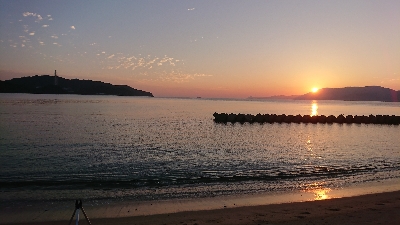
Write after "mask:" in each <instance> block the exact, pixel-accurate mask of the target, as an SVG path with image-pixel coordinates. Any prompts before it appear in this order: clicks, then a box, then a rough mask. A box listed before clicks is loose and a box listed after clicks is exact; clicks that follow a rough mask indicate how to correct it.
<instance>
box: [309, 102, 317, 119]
mask: <svg viewBox="0 0 400 225" xmlns="http://www.w3.org/2000/svg"><path fill="white" fill-rule="evenodd" d="M310 115H311V116H316V115H318V103H317V101H315V100H314V101H313V102H312V104H311V114H310Z"/></svg>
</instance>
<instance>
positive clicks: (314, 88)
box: [311, 87, 319, 93]
mask: <svg viewBox="0 0 400 225" xmlns="http://www.w3.org/2000/svg"><path fill="white" fill-rule="evenodd" d="M318 90H319V88H317V87H313V88H312V89H311V91H312V92H314V93H315V92H317V91H318Z"/></svg>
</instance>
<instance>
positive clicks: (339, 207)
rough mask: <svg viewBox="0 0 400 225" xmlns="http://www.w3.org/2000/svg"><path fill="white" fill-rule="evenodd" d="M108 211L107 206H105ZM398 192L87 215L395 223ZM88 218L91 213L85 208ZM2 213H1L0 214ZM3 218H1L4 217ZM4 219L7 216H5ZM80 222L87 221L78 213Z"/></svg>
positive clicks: (100, 223)
mask: <svg viewBox="0 0 400 225" xmlns="http://www.w3.org/2000/svg"><path fill="white" fill-rule="evenodd" d="M106 210H107V209H106ZM399 210H400V191H395V192H385V193H376V194H368V195H361V196H355V197H344V198H335V199H326V200H321V201H307V202H294V203H282V204H270V205H260V206H243V207H235V208H223V209H214V210H201V211H185V212H178V213H170V214H155V215H148V216H135V217H114V218H90V221H91V222H92V224H93V225H108V224H121V225H123V224H138V225H141V224H198V225H201V224H270V223H273V224H310V223H311V224H322V223H323V224H397V222H398V221H400V214H399V213H398V211H399ZM85 211H86V213H87V215H88V216H89V217H90V215H91V214H93V213H94V212H93V211H92V209H89V208H86V209H85ZM72 212H73V210H71V212H69V216H68V217H67V218H66V219H63V220H53V221H24V222H17V223H12V222H8V223H3V222H2V223H1V224H14V225H26V224H32V225H35V224H45V225H46V224H55V225H59V224H60V225H61V224H67V222H68V221H69V218H70V216H71V213H72ZM3 216H4V215H3ZM3 218H4V217H3ZM6 218H7V217H6ZM80 218H81V220H80V222H81V223H82V224H87V223H86V221H83V220H84V217H83V215H82V213H81V215H80Z"/></svg>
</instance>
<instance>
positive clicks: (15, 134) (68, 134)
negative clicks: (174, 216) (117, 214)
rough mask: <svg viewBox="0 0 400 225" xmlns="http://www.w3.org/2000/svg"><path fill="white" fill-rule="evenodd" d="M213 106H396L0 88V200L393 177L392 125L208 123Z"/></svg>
mask: <svg viewBox="0 0 400 225" xmlns="http://www.w3.org/2000/svg"><path fill="white" fill-rule="evenodd" d="M214 112H219V113H221V112H226V113H245V114H247V113H250V114H257V113H262V114H265V113H270V114H272V113H275V114H282V113H285V114H286V115H289V114H292V115H296V114H301V115H306V114H309V115H317V114H318V115H331V114H332V115H336V116H337V115H339V114H344V115H349V114H351V115H369V114H373V115H379V114H380V115H400V103H385V102H343V101H291V100H282V101H267V100H264V101H263V100H258V101H255V100H253V101H249V100H223V99H178V98H146V97H144V98H143V97H116V96H79V95H31V94H0V168H1V169H0V200H1V202H3V203H5V202H10V201H56V200H75V199H77V198H82V199H85V200H100V199H117V200H137V201H143V200H163V199H185V198H202V197H213V196H223V195H236V194H239V195H240V194H251V193H271V192H293V191H299V190H307V189H315V188H344V187H348V186H351V185H357V184H366V183H368V182H377V181H385V180H388V179H393V178H400V139H399V137H400V135H399V134H400V126H398V125H375V124H285V123H282V124H278V123H274V124H268V123H266V124H257V123H254V124H249V123H244V124H240V123H235V124H231V123H227V124H218V123H214V121H213V116H212V114H213V113H214Z"/></svg>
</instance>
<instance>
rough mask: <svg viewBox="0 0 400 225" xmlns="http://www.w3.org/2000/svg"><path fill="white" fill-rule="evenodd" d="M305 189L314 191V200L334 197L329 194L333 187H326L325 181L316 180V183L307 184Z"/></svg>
mask: <svg viewBox="0 0 400 225" xmlns="http://www.w3.org/2000/svg"><path fill="white" fill-rule="evenodd" d="M303 191H304V192H307V193H312V194H313V195H314V197H313V200H325V199H330V198H332V197H331V196H330V195H329V192H330V191H331V189H330V188H325V187H324V182H315V183H311V184H305V185H304V189H303Z"/></svg>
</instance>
